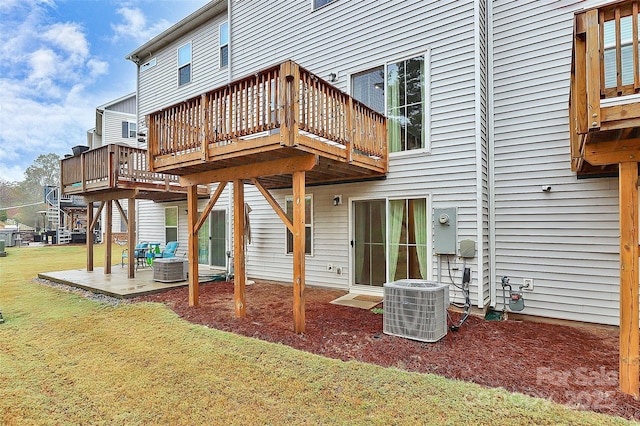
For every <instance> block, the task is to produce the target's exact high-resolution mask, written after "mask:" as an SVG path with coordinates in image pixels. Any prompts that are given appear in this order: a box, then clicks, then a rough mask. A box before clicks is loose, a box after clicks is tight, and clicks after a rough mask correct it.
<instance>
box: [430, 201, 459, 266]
mask: <svg viewBox="0 0 640 426" xmlns="http://www.w3.org/2000/svg"><path fill="white" fill-rule="evenodd" d="M457 223H458V221H457V214H456V208H455V207H449V208H446V209H433V250H434V252H435V253H436V254H453V255H455V254H456V235H457Z"/></svg>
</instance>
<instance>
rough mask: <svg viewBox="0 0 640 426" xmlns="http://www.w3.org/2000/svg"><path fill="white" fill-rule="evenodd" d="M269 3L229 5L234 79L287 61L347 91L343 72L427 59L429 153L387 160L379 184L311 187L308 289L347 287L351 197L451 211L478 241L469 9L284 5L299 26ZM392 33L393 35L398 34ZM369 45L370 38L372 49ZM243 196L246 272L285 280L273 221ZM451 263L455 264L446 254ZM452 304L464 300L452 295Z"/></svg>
mask: <svg viewBox="0 0 640 426" xmlns="http://www.w3.org/2000/svg"><path fill="white" fill-rule="evenodd" d="M269 6H270V2H268V1H255V2H251V3H250V4H249V2H239V3H236V4H234V7H233V13H234V16H237V18H234V19H232V22H233V34H232V41H233V46H234V55H233V61H234V62H233V78H239V77H242V76H245V75H248V74H251V73H252V72H255V70H259V69H262V68H264V67H266V66H268V65H272V64H275V63H278V62H279V61H283V60H286V59H288V58H291V59H292V60H294V61H296V62H298V63H299V64H300V65H301V66H303V67H305V68H307V69H309V70H310V71H311V72H313V73H315V74H317V75H318V76H320V77H322V78H325V79H328V76H329V74H330V73H336V74H337V75H338V80H337V81H336V82H335V83H333V84H334V85H336V86H337V87H338V88H340V89H341V90H344V91H348V89H349V87H348V86H347V85H349V84H350V76H351V75H356V74H358V73H361V72H364V71H367V70H370V69H372V68H374V67H376V66H380V65H382V64H386V63H389V62H393V61H396V60H398V59H401V58H408V57H412V56H415V55H419V54H423V53H424V52H427V51H429V52H430V54H429V59H428V64H427V65H426V66H428V69H429V70H430V73H429V76H428V80H429V81H427V82H426V84H427V86H428V87H429V90H430V96H429V97H428V98H427V99H428V100H427V102H428V105H427V107H428V108H429V111H430V112H429V117H428V119H429V121H430V122H431V125H430V126H428V128H427V129H425V132H428V134H427V135H426V138H427V140H429V141H430V152H420V153H419V154H418V155H411V154H412V153H407V155H400V156H394V157H392V158H391V159H390V164H389V174H388V177H387V179H386V180H385V181H374V182H362V183H350V184H341V185H331V186H318V187H314V188H313V194H314V256H313V258H307V261H306V280H307V283H308V284H311V285H326V286H336V287H340V288H345V289H346V288H348V285H349V282H350V281H349V279H350V274H351V271H349V270H348V266H349V259H350V250H351V248H350V244H349V207H348V206H349V202H348V200H349V199H350V198H359V199H362V198H383V199H386V198H388V197H393V198H420V197H424V196H425V195H429V196H430V200H431V207H432V208H441V207H457V208H458V239H459V240H461V239H472V240H474V241H477V238H478V231H477V211H478V201H477V193H476V180H477V171H476V167H477V165H476V126H475V122H476V109H475V108H476V107H475V96H476V90H475V81H476V76H475V72H476V71H475V67H474V64H475V54H476V52H475V41H474V25H475V22H476V21H475V19H474V2H473V1H461V2H425V1H418V0H411V1H389V2H379V1H373V0H367V1H361V2H350V1H337V2H335V4H332V5H331V7H326V8H323V9H322V13H314V12H310V11H309V8H308V4H305V3H304V2H293V1H292V2H288V4H287V6H288V11H289V14H293V15H295V16H301V17H304V19H305V25H303V26H300V25H292V24H291V22H289V21H288V20H287V18H286V17H285V16H284V15H283V14H282V13H279V11H278V10H275V8H272V7H269ZM354 16H357V17H358V19H353V17H354ZM400 27H401V28H402V29H403V30H402V31H398V28H400ZM269 28H278V29H279V31H269ZM336 34H340V38H339V39H337V38H336V36H335V35H336ZM372 40H376V43H374V44H375V47H372V46H373V44H372ZM380 41H383V42H380ZM318 46H322V48H318ZM328 52H330V53H328ZM272 193H273V194H274V196H275V197H276V199H277V200H278V201H279V202H280V203H281V205H283V206H284V197H285V196H286V195H289V193H290V192H289V191H286V190H278V191H272ZM336 194H341V195H342V197H343V198H342V199H343V204H342V205H341V206H333V203H332V200H333V197H334V195H336ZM246 199H247V200H248V201H247V202H249V204H250V205H251V208H252V209H253V211H252V213H251V220H252V222H251V223H252V225H251V230H252V238H253V241H254V242H253V244H251V245H250V246H249V248H248V252H247V261H248V266H247V272H248V274H249V275H250V276H252V277H255V278H260V279H269V280H279V281H285V282H286V281H290V280H291V276H292V263H291V258H290V257H287V256H286V255H284V254H283V245H282V244H283V243H282V241H283V239H282V223H281V221H280V219H279V218H278V216H277V215H276V214H275V213H274V212H273V211H272V209H271V207H270V206H269V205H268V204H266V202H265V201H264V199H263V198H262V195H261V194H259V193H258V192H257V191H255V190H254V189H253V188H252V187H251V186H248V187H247V195H246ZM429 223H431V212H429ZM450 260H451V263H452V264H457V260H456V259H455V258H454V257H453V256H452V257H451V259H450ZM431 261H432V267H430V271H435V270H436V268H437V259H436V258H435V257H432V258H431ZM476 261H477V259H469V260H468V262H467V263H468V266H469V267H471V269H472V285H471V297H472V301H477V285H476V284H477V279H478V265H477V264H476ZM327 263H332V264H334V265H335V266H336V267H340V268H341V270H342V272H343V273H342V275H337V274H336V273H335V272H328V271H327ZM443 263H444V264H446V262H445V261H443ZM461 273H462V272H461V268H458V269H457V270H455V271H453V270H452V275H453V277H454V280H456V283H460V282H461V279H462V277H461ZM445 275H446V274H443V277H444V276H445ZM430 278H435V276H432V277H430ZM447 280H448V278H447ZM445 282H446V281H445ZM456 300H457V301H459V302H463V299H462V298H461V295H460V294H459V292H458V294H457V295H456ZM474 303H475V302H474Z"/></svg>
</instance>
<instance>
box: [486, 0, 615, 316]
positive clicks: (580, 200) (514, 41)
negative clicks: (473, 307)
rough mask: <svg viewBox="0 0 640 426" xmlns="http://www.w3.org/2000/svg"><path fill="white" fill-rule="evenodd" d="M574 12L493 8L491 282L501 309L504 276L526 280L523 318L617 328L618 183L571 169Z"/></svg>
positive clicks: (535, 4)
mask: <svg viewBox="0 0 640 426" xmlns="http://www.w3.org/2000/svg"><path fill="white" fill-rule="evenodd" d="M573 3H575V2H567V1H565V2H548V1H544V2H541V1H526V2H525V1H518V2H512V1H496V2H494V3H493V20H494V21H493V36H494V38H493V55H492V61H491V62H492V64H493V85H494V97H493V102H494V117H493V119H494V122H493V124H494V135H493V136H494V144H495V152H494V155H495V164H494V166H495V175H494V177H495V188H494V197H495V199H494V202H495V204H494V205H495V211H494V214H495V262H496V277H493V279H494V280H495V282H496V284H495V285H496V287H497V291H498V294H497V299H496V300H497V302H498V306H499V307H501V302H502V297H501V287H500V284H499V278H500V277H501V276H503V275H507V276H509V277H510V278H511V283H512V284H514V287H516V288H517V286H518V285H520V284H522V280H523V278H533V279H534V291H532V292H525V295H524V297H525V305H526V308H525V310H524V311H523V313H525V314H530V315H539V316H545V317H551V318H561V319H568V320H578V321H587V322H597V323H605V324H616V323H618V308H619V294H618V287H619V272H618V265H619V241H618V237H619V230H618V193H617V190H618V181H617V179H615V178H605V179H590V180H577V179H576V176H575V174H574V173H572V172H571V166H570V154H569V120H568V96H569V77H570V74H569V71H570V64H571V48H572V25H573V13H574V11H575V10H576V9H577V7H582V5H580V4H573ZM543 184H544V185H551V187H552V191H551V192H550V193H546V192H543V191H542V190H541V186H542V185H543Z"/></svg>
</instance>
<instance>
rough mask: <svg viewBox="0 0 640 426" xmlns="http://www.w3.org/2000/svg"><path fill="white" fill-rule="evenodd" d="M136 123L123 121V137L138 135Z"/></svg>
mask: <svg viewBox="0 0 640 426" xmlns="http://www.w3.org/2000/svg"><path fill="white" fill-rule="evenodd" d="M136 129H137V126H136V123H134V122H133V121H123V122H122V138H123V139H129V138H135V137H136Z"/></svg>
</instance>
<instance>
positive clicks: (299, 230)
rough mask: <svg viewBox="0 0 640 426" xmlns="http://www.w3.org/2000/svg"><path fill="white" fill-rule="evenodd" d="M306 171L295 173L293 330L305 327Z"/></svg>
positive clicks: (300, 331)
mask: <svg viewBox="0 0 640 426" xmlns="http://www.w3.org/2000/svg"><path fill="white" fill-rule="evenodd" d="M304 253H305V173H304V172H294V173H293V330H294V331H295V332H296V333H304V328H305V310H304V308H305V306H304V305H305V300H304V286H305V254H304Z"/></svg>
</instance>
